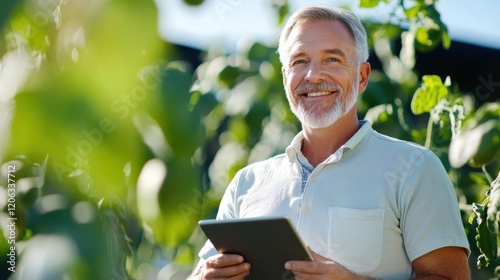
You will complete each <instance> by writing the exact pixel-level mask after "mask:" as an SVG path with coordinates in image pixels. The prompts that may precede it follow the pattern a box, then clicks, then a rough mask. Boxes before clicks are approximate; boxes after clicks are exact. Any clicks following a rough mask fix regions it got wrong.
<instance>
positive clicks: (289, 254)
mask: <svg viewBox="0 0 500 280" xmlns="http://www.w3.org/2000/svg"><path fill="white" fill-rule="evenodd" d="M199 225H200V227H201V229H202V230H203V232H205V235H206V236H207V237H208V239H210V241H211V242H212V244H213V245H214V246H215V248H216V249H217V251H218V252H219V253H227V254H238V255H241V256H243V257H244V258H245V261H246V262H248V263H250V266H251V268H250V275H249V276H247V277H245V280H267V279H269V280H274V279H278V280H291V279H295V278H294V277H293V274H292V272H291V271H288V270H286V269H285V262H287V261H290V260H312V257H311V255H310V254H309V251H308V250H307V248H306V246H305V245H304V242H303V241H302V240H301V239H300V236H299V235H298V233H297V231H296V230H295V228H294V227H293V225H292V223H291V222H290V220H288V219H287V218H285V217H259V218H244V219H231V220H202V221H200V222H199Z"/></svg>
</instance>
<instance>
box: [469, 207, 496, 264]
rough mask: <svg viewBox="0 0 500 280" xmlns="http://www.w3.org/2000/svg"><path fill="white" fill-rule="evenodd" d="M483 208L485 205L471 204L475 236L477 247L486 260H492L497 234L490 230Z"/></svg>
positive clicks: (494, 253)
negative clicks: (475, 224)
mask: <svg viewBox="0 0 500 280" xmlns="http://www.w3.org/2000/svg"><path fill="white" fill-rule="evenodd" d="M485 202H486V201H485ZM483 204H485V203H483ZM485 208H486V207H485V205H481V204H478V203H473V204H472V211H473V212H474V214H475V218H476V219H475V222H476V223H477V226H476V232H477V235H476V238H475V239H476V242H477V247H478V248H479V250H480V251H481V253H483V254H484V256H485V257H486V261H489V260H494V259H496V257H497V234H496V233H494V232H492V231H491V230H490V227H489V225H488V220H487V219H486V209H485Z"/></svg>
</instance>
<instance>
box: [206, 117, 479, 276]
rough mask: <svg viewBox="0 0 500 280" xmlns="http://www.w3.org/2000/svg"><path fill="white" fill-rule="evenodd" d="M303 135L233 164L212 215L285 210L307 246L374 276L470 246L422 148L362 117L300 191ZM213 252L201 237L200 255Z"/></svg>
mask: <svg viewBox="0 0 500 280" xmlns="http://www.w3.org/2000/svg"><path fill="white" fill-rule="evenodd" d="M302 140H303V135H302V133H299V134H298V135H297V136H296V137H295V138H294V139H293V141H292V143H291V145H290V146H289V147H288V148H287V149H286V153H285V154H281V155H278V156H275V157H273V158H270V159H268V160H265V161H261V162H257V163H253V164H251V165H248V166H247V167H245V168H243V169H242V170H240V171H239V172H238V173H237V175H236V176H235V177H234V179H233V180H232V182H231V183H230V185H229V186H228V188H227V190H226V193H225V194H224V196H223V198H222V201H221V204H220V207H219V212H218V214H217V219H232V218H246V217H258V216H276V215H281V216H286V217H288V218H289V219H290V220H291V221H292V222H293V223H294V225H295V227H296V228H297V230H298V232H299V234H300V236H301V237H302V239H303V240H304V242H305V243H306V244H307V245H308V246H309V247H311V249H312V250H313V251H315V252H317V253H319V254H320V255H323V256H325V257H327V258H329V259H331V260H334V261H336V262H338V263H340V264H342V265H343V266H345V267H347V268H348V269H350V270H352V271H354V272H356V273H358V274H361V275H367V276H371V277H375V278H381V279H405V280H406V279H410V277H411V276H412V274H413V271H412V266H411V262H412V261H413V260H415V259H416V258H418V257H420V256H422V255H424V254H426V253H428V252H430V251H432V250H435V249H438V248H441V247H445V246H458V247H463V248H466V249H467V250H469V244H468V241H467V238H466V235H465V231H464V229H463V226H462V220H461V217H460V211H459V208H458V202H457V197H456V194H455V192H454V189H453V186H452V184H451V182H450V180H449V177H448V175H447V173H446V171H445V169H444V168H443V166H442V164H441V162H440V161H439V159H438V158H437V157H436V156H435V155H434V154H433V153H432V152H430V151H429V150H427V149H425V148H424V147H421V146H419V145H416V144H413V143H409V142H405V141H401V140H397V139H394V138H390V137H388V136H384V135H381V134H379V133H377V132H376V131H374V130H373V129H372V127H371V125H370V123H369V122H362V126H361V128H360V129H359V130H358V131H357V132H356V134H355V135H354V136H353V137H352V138H351V139H350V140H349V141H347V143H345V144H344V145H343V146H342V147H341V148H340V149H339V150H337V151H336V152H335V153H334V154H332V155H331V156H330V157H329V158H328V159H326V160H325V161H324V162H323V163H321V164H319V165H318V166H317V167H316V168H315V169H314V170H313V171H312V173H311V175H310V176H309V178H308V179H307V183H306V186H305V188H304V190H303V193H301V172H302V171H301V170H302V168H301V165H300V163H299V161H298V157H299V156H302V155H301V151H300V147H301V143H302ZM303 159H304V158H303ZM303 159H302V160H303ZM215 254H217V252H216V251H215V249H214V248H213V246H212V245H211V243H210V242H207V244H206V245H205V246H204V247H203V248H202V250H201V251H200V254H199V256H200V257H201V258H203V259H206V258H208V257H210V256H212V255H215Z"/></svg>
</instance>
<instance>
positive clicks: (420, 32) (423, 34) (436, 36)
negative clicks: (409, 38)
mask: <svg viewBox="0 0 500 280" xmlns="http://www.w3.org/2000/svg"><path fill="white" fill-rule="evenodd" d="M440 42H441V31H440V29H439V27H438V26H430V27H420V28H418V29H417V33H416V36H415V47H416V48H417V49H418V50H419V51H421V52H429V51H431V50H433V49H434V48H435V47H436V46H437V45H438V44H439V43H440Z"/></svg>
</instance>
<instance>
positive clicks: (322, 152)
mask: <svg viewBox="0 0 500 280" xmlns="http://www.w3.org/2000/svg"><path fill="white" fill-rule="evenodd" d="M358 129H359V122H358V117H357V114H356V106H354V107H353V108H352V109H351V110H350V111H349V112H347V114H345V115H344V116H342V117H341V118H340V119H338V120H337V121H336V122H335V123H334V124H332V125H330V126H328V127H324V128H311V127H307V126H302V130H303V133H304V140H303V142H302V153H303V154H304V156H305V157H306V158H307V160H308V161H309V163H311V165H312V166H314V167H316V166H318V164H320V163H322V162H323V161H325V159H327V158H328V157H329V156H330V155H331V154H333V153H335V151H337V150H338V149H339V148H340V147H341V146H342V145H344V144H345V143H346V142H347V141H348V140H349V139H350V138H351V137H352V136H353V135H354V134H355V133H356V131H358Z"/></svg>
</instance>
